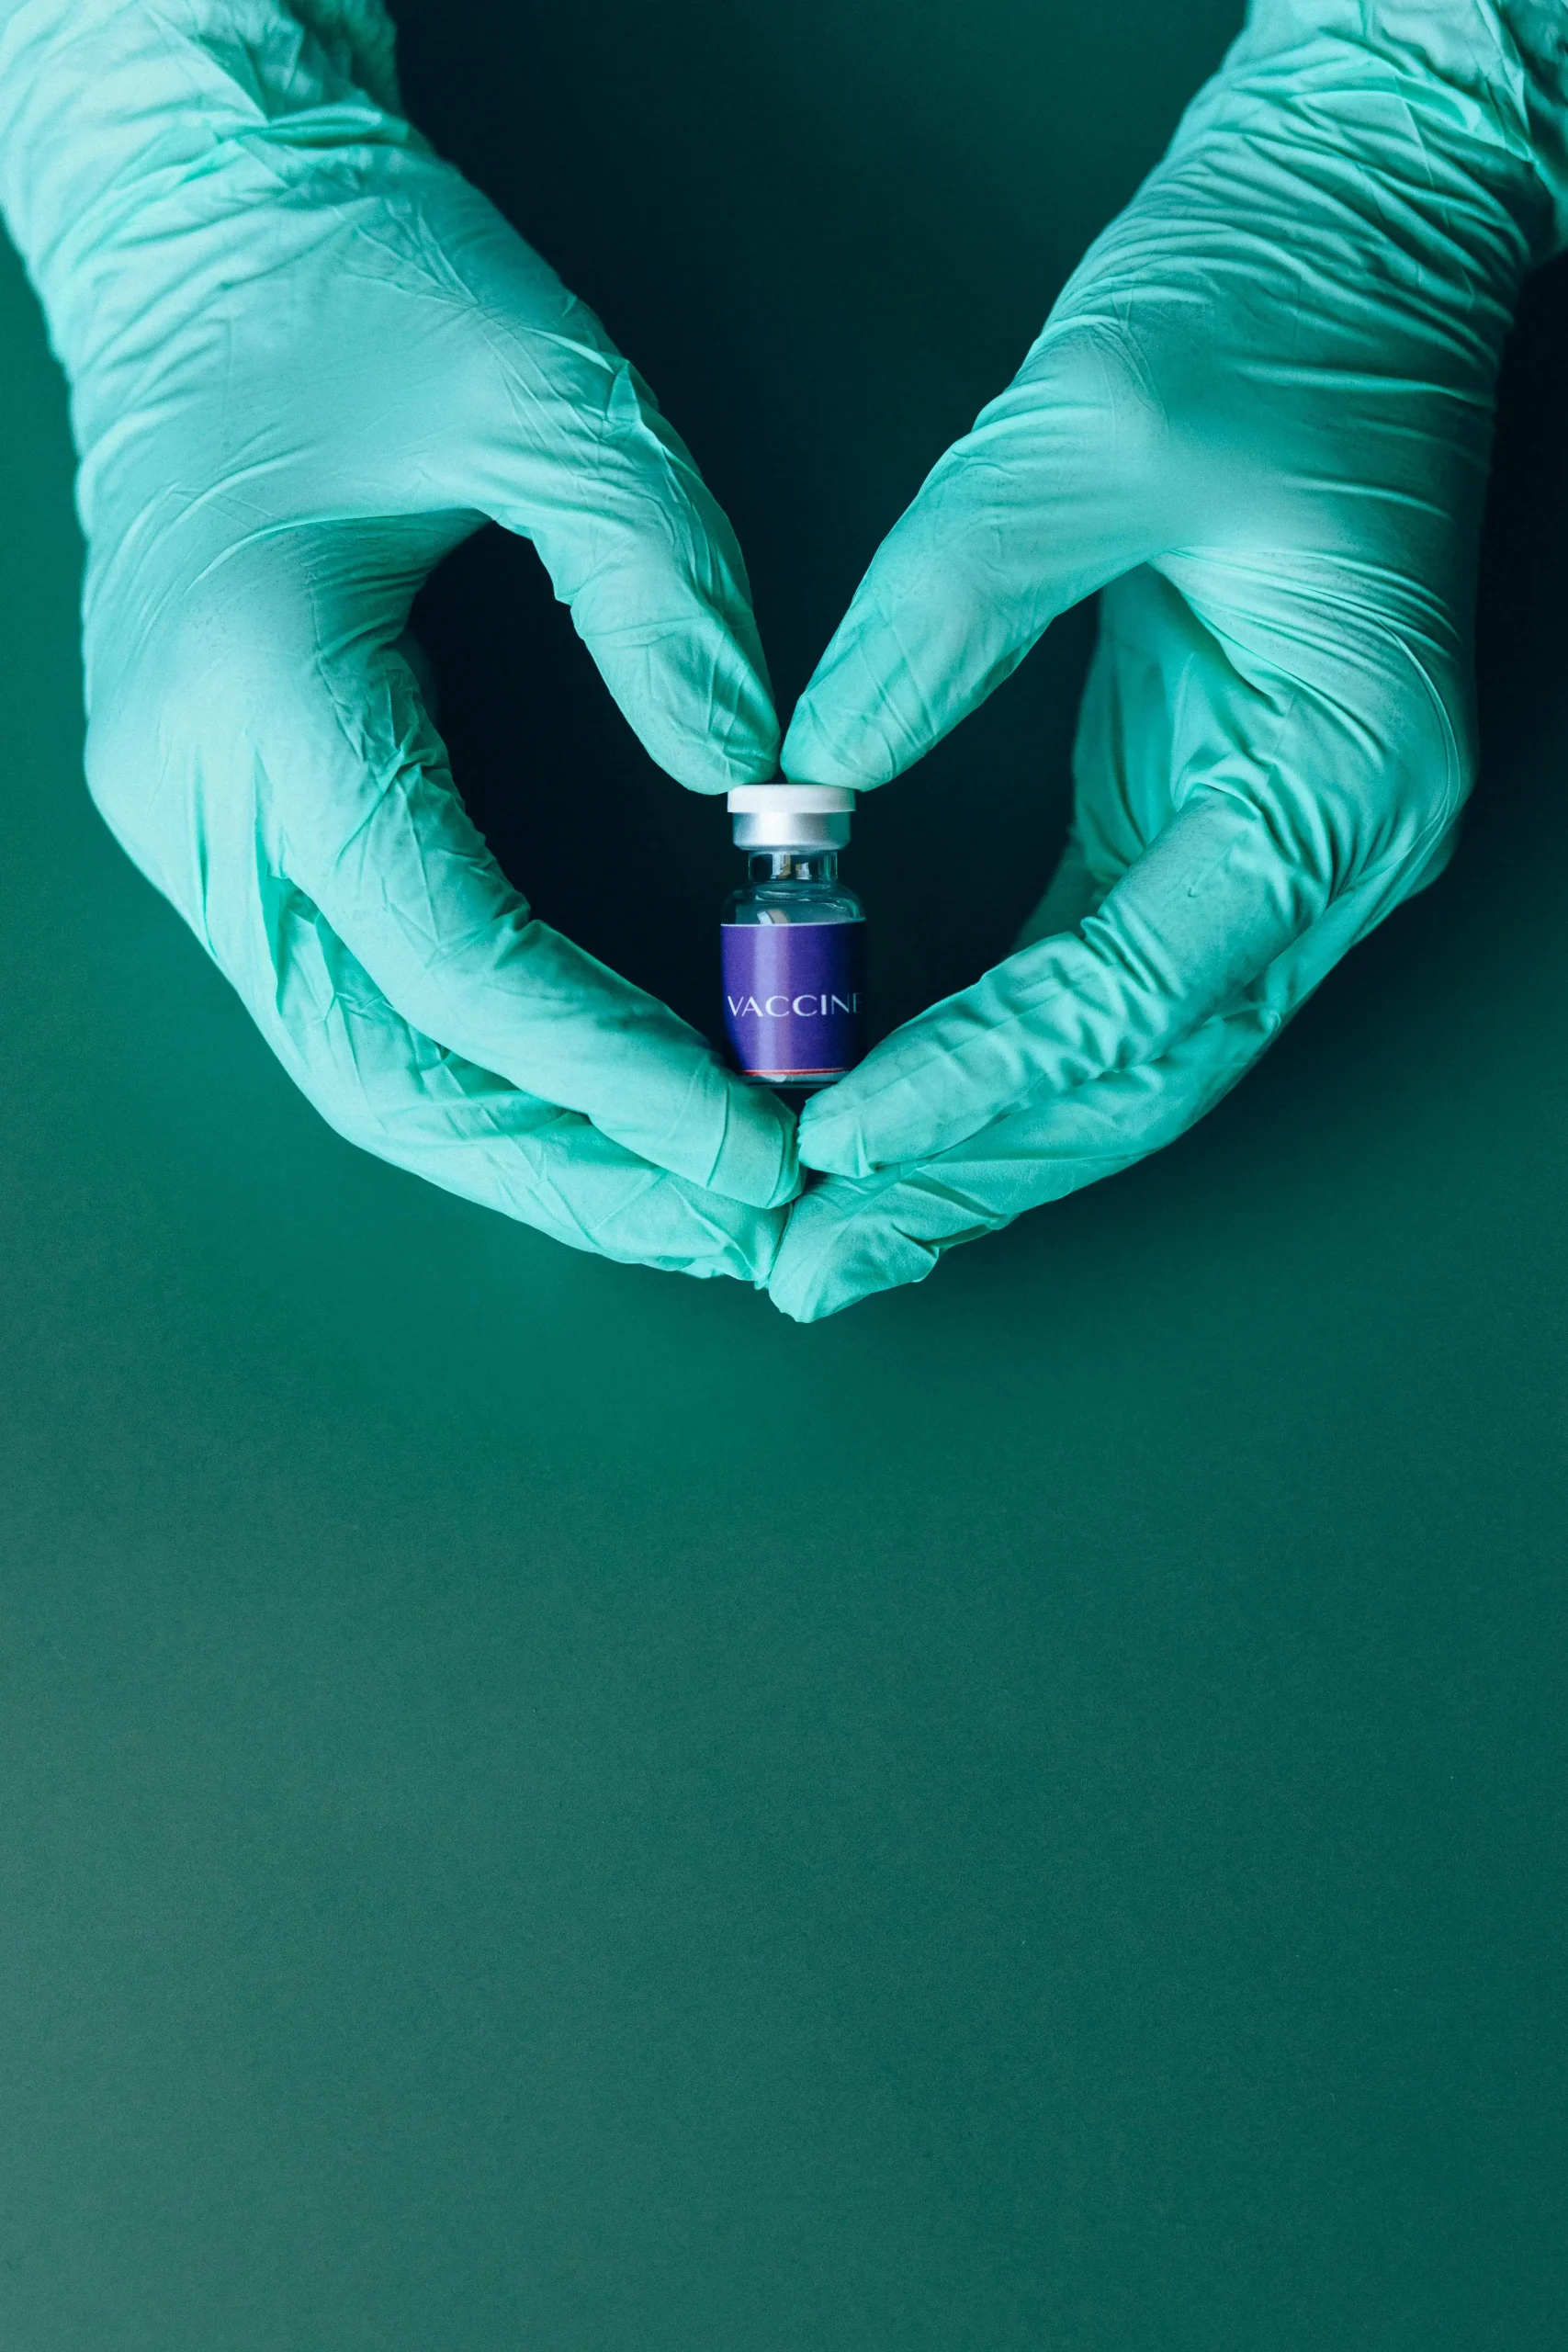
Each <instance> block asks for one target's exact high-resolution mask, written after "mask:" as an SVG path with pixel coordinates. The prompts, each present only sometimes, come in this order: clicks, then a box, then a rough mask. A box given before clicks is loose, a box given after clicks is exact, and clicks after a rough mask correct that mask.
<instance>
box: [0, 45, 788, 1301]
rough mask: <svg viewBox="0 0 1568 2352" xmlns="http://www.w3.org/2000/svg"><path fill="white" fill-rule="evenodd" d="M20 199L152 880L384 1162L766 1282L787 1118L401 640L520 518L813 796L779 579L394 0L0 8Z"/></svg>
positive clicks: (741, 741) (626, 672)
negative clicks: (482, 179)
mask: <svg viewBox="0 0 1568 2352" xmlns="http://www.w3.org/2000/svg"><path fill="white" fill-rule="evenodd" d="M307 16H309V17H310V20H311V22H310V23H307V22H302V21H301V18H304V17H307ZM311 23H313V24H314V27H315V29H314V30H312V29H311ZM0 200H3V202H4V208H5V212H6V220H7V221H8V223H9V226H10V228H11V231H12V233H13V235H14V236H15V238H16V240H17V244H18V245H19V247H20V249H21V252H22V254H23V256H24V259H25V261H26V263H27V265H28V270H29V272H30V273H31V276H32V277H33V281H34V283H35V285H36V286H37V288H38V289H39V294H40V296H41V298H42V300H43V303H44V306H45V310H46V312H47V316H48V321H49V325H50V331H51V336H52V339H53V343H54V346H55V349H56V350H57V352H58V353H59V356H60V357H61V358H62V361H63V362H64V365H65V367H66V368H67V370H68V372H69V375H70V378H71V386H72V414H73V429H74V433H75V436H76V440H77V444H78V447H79V449H80V452H81V458H82V466H81V473H80V479H79V490H78V496H79V503H80V508H81V515H82V520H83V524H84V526H85V532H86V537H87V548H88V554H87V571H86V582H85V665H86V688H87V700H88V709H89V730H88V743H87V771H88V781H89V784H90V786H91V789H92V791H93V794H94V796H95V797H96V801H97V803H98V806H99V807H100V808H101V809H102V810H103V812H104V814H105V816H106V817H107V820H108V821H109V823H110V824H111V825H112V827H113V828H114V830H115V831H116V833H117V834H118V837H119V839H120V840H121V842H123V843H124V844H125V846H126V848H127V849H128V850H129V851H130V854H131V856H132V857H133V858H134V859H135V860H136V862H137V864H138V865H140V866H141V869H142V870H143V872H144V873H145V874H147V875H148V876H150V877H151V879H152V881H153V882H155V883H156V885H157V886H158V888H160V889H161V890H163V891H164V892H165V893H166V894H167V896H168V897H169V898H170V899H172V900H173V901H174V903H175V906H176V907H177V908H178V909H179V910H180V912H181V913H182V914H183V915H184V917H185V918H186V922H188V923H189V924H190V925H191V927H192V929H193V930H194V931H195V932H196V933H197V937H198V938H199V939H200V940H201V941H202V943H203V944H204V945H205V946H206V947H207V948H208V949H209V952H210V954H211V955H212V956H213V957H214V958H215V960H216V961H217V963H218V964H219V965H220V967H221V968H222V969H223V971H224V972H225V973H226V974H227V975H228V977H229V978H230V979H231V981H232V982H233V984H234V986H235V987H236V988H237V989H239V991H240V993H241V995H242V996H243V999H244V1001H245V1003H246V1005H247V1007H248V1008H249V1010H250V1012H251V1014H252V1016H253V1018H254V1021H255V1023H256V1024H257V1026H258V1027H259V1028H260V1029H261V1031H262V1033H263V1035H265V1038H266V1040H267V1042H268V1044H269V1045H270V1046H272V1048H273V1050H274V1051H275V1053H276V1055H277V1056H278V1057H279V1059H280V1060H281V1061H282V1062H283V1064H284V1066H285V1067H286V1069H288V1071H289V1073H290V1075H291V1076H292V1077H293V1078H294V1079H295V1080H296V1081H297V1082H298V1083H299V1086H300V1087H301V1088H303V1090H304V1091H305V1092H306V1093H307V1094H308V1095H309V1096H310V1100H311V1101H312V1102H313V1103H315V1104H316V1106H317V1107H318V1109H319V1110H320V1111H321V1113H322V1114H323V1115H324V1116H325V1117H326V1118H327V1119H329V1120H330V1121H331V1122H332V1124H333V1126H335V1127H337V1128H338V1129H339V1130H340V1131H341V1132H342V1133H343V1134H344V1135H346V1136H350V1137H351V1138H352V1139H353V1140H354V1141H355V1142H356V1143H359V1144H362V1145H364V1146H366V1147H367V1148H368V1149H370V1150H372V1151H375V1152H378V1153H379V1154H380V1155H381V1156H382V1157H383V1158H384V1159H391V1160H395V1161H397V1162H398V1163H399V1164H400V1166H403V1167H405V1168H410V1169H414V1170H418V1172H419V1173H420V1174H422V1175H423V1176H427V1177H429V1178H431V1179H432V1180H433V1181H434V1182H436V1183H438V1184H442V1185H445V1186H446V1187H447V1188H448V1189H449V1190H451V1191H453V1192H456V1193H465V1194H467V1195H468V1197H469V1198H470V1199H473V1200H476V1201H480V1202H485V1203H488V1204H491V1205H492V1206H494V1207H496V1208H499V1209H502V1210H505V1211H506V1212H508V1213H509V1214H511V1215H512V1216H518V1217H521V1218H523V1219H525V1221H526V1222H527V1223H529V1224H530V1225H535V1226H537V1227H540V1228H541V1229H542V1230H544V1231H545V1232H547V1233H551V1234H554V1235H555V1236H556V1237H557V1238H559V1239H561V1240H563V1241H569V1242H572V1243H575V1244H577V1245H578V1246H580V1247H582V1248H585V1249H592V1250H602V1251H604V1252H605V1253H606V1254H607V1255H609V1256H611V1257H615V1258H623V1259H637V1260H642V1261H647V1262H649V1263H650V1264H654V1265H659V1266H668V1267H676V1268H682V1269H684V1270H685V1271H687V1272H692V1273H699V1274H709V1273H734V1274H740V1275H744V1276H750V1277H752V1278H758V1277H761V1275H763V1274H765V1273H766V1272H767V1269H768V1266H769V1265H770V1263H771V1261H772V1258H773V1250H774V1247H775V1244H776V1240H777V1235H778V1231H779V1228H780V1227H781V1225H782V1217H781V1216H780V1215H779V1213H778V1212H777V1210H776V1209H773V1210H772V1211H771V1213H770V1204H777V1203H780V1202H783V1201H784V1200H786V1199H787V1198H788V1197H789V1196H790V1194H791V1193H793V1192H794V1190H795V1186H796V1182H797V1176H796V1169H795V1157H794V1139H793V1123H792V1121H791V1120H790V1118H789V1115H788V1114H787V1113H786V1112H785V1111H784V1108H783V1106H782V1105H781V1104H779V1103H777V1102H776V1101H775V1100H774V1099H773V1097H772V1096H770V1095H767V1094H765V1093H759V1092H757V1091H753V1090H751V1089H749V1088H747V1087H745V1086H744V1085H742V1084H741V1083H740V1082H739V1080H736V1079H735V1078H733V1077H732V1076H731V1075H730V1074H729V1073H728V1071H727V1070H726V1069H724V1068H723V1067H722V1065H721V1063H720V1062H719V1059H718V1057H717V1056H716V1053H715V1052H714V1051H713V1049H712V1048H711V1047H710V1046H708V1045H707V1044H706V1043H705V1040H703V1039H702V1038H700V1037H699V1036H698V1035H696V1034H695V1032H694V1031H693V1030H691V1029H689V1028H688V1027H687V1026H686V1025H685V1024H684V1023H682V1022H681V1021H678V1020H677V1019H676V1018H675V1016H674V1015H673V1014H672V1013H671V1012H669V1011H667V1010H666V1008H665V1007H663V1006H662V1005H660V1004H659V1003H657V1002H656V1001H654V1000H653V999H651V998H650V997H648V996H646V995H645V994H643V993H642V992H641V991H640V990H639V989H635V988H633V987H631V986H629V985H628V984H627V983H626V981H624V980H622V979H620V978H617V977H616V976H615V974H614V973H612V972H610V971H608V970H606V969H605V967H604V966H603V965H601V964H599V963H598V962H596V961H595V960H594V959H593V958H592V956H587V955H585V954H583V953H582V952H581V951H580V950H579V949H577V948H576V947H574V946H572V945H571V944H570V942H568V941H567V940H565V939H563V938H561V937H559V936H558V934H557V933H554V932H552V931H551V930H549V929H548V928H547V926H546V925H545V924H543V923H540V922H533V921H531V920H530V919H529V912H528V909H527V907H526V905H525V902H524V900H523V899H521V898H520V897H519V896H518V894H517V892H516V891H515V890H514V889H513V888H512V887H511V886H510V885H509V883H508V882H507V881H506V880H505V878H504V877H503V876H502V873H501V872H500V870H499V868H498V867H497V865H496V864H495V862H494V860H493V859H492V858H491V854H490V853H489V851H488V849H487V848H486V845H485V843H484V842H483V841H482V839H481V838H480V836H479V833H478V831H476V830H475V828H474V826H473V824H472V823H471V822H470V820H469V819H468V816H467V814H466V813H465V811H464V809H463V806H462V803H461V801H460V800H459V799H458V797H457V794H456V792H455V791H454V789H453V785H452V779H451V776H450V774H449V772H448V768H447V763H446V753H445V752H444V750H443V747H442V744H441V742H440V740H439V738H438V736H437V735H436V733H435V731H434V728H433V727H432V725H431V722H430V719H429V718H428V716H427V714H426V712H425V710H424V708H423V705H422V702H421V699H420V695H419V692H418V689H417V686H416V684H415V682H414V679H413V677H412V673H411V672H410V669H409V666H408V663H407V662H406V661H405V659H404V658H403V655H402V653H401V651H400V646H399V639H400V634H401V632H402V630H403V628H404V624H405V622H406V620H407V616H408V613H409V607H410V605H411V603H412V598H413V596H414V594H415V592H416V590H417V589H418V587H419V586H420V584H421V582H423V579H424V578H425V576H426V574H427V573H428V572H429V571H430V569H431V567H432V566H433V565H434V563H435V562H436V561H437V560H439V559H440V557H442V556H443V555H444V554H446V551H447V550H448V549H449V548H452V547H453V546H455V545H456V544H457V541H459V540H460V539H461V538H463V537H465V536H466V535H467V534H468V533H469V532H470V531H472V530H474V529H475V528H476V527H477V526H479V523H480V522H481V521H482V520H483V519H484V518H485V517H486V516H494V517H495V518H497V519H498V520H499V521H501V522H502V523H504V524H505V525H506V526H508V527H509V528H510V529H512V530H514V531H517V532H520V533H522V534H523V535H525V537H529V538H531V539H532V540H533V541H534V543H535V545H536V547H537V548H538V550H539V553H540V555H541V556H542V557H543V559H544V560H545V563H546V564H547V567H548V570H549V572H550V576H551V578H552V580H553V582H554V583H555V586H556V590H557V593H558V594H559V595H560V596H561V597H562V598H563V599H565V600H567V601H568V602H569V603H570V605H571V608H572V616H573V619H574V621H575V623H576V626H577V628H578V630H579V632H580V633H581V636H582V637H583V638H584V639H586V641H587V643H588V645H589V647H590V649H591V650H592V654H593V657H594V659H595V661H596V662H597V663H598V665H599V667H600V670H601V671H602V673H603V674H604V679H605V682H606V684H608V685H609V687H610V690H611V692H612V693H613V694H614V695H615V698H616V700H617V701H618V702H619V704H620V706H621V707H622V709H623V710H624V711H625V713H626V717H627V718H628V719H629V720H630V721H631V723H632V725H633V726H634V727H635V728H636V729H637V733H638V734H639V735H640V736H641V738H642V741H643V742H644V743H645V744H646V745H647V747H648V749H649V752H651V753H652V755H653V757H654V758H655V759H656V760H658V761H659V762H660V764H661V765H662V766H664V767H665V768H667V769H669V770H670V771H671V773H672V774H673V775H677V776H679V777H680V779H681V781H682V783H683V784H686V785H688V786H693V787H694V789H696V790H698V791H702V792H718V791H721V790H723V789H725V788H726V787H727V786H730V785H732V784H735V783H740V782H747V781H755V780H757V779H759V778H762V777H766V776H768V775H772V774H773V773H775V772H776V757H775V752H776V724H775V720H774V716H773V706H772V702H771V699H770V694H769V688H768V685H767V682H766V676H765V672H764V669H763V665H762V659H761V650H760V648H759V645H758V641H757V636H756V630H755V626H754V623H753V620H752V616H751V609H750V598H749V592H748V589H747V583H746V577H745V572H744V570H743V567H742V564H741V560H740V556H739V550H738V548H737V547H736V545H735V541H734V538H733V536H732V534H731V532H730V529H729V526H728V523H727V522H726V520H725V518H724V516H723V515H722V514H721V513H720V512H719V510H718V508H717V506H716V504H715V503H714V501H713V499H712V498H711V496H710V495H709V494H708V492H707V491H706V490H705V488H704V485H703V483H702V481H700V479H699V477H698V475H697V472H696V469H695V468H694V465H693V463H692V460H691V458H689V457H688V455H687V453H686V451H685V450H684V448H683V447H682V445H681V443H680V441H679V440H678V439H677V438H676V437H675V435H674V434H673V433H672V432H671V429H670V427H669V426H668V425H667V424H665V422H664V420H663V419H662V417H661V416H660V413H659V411H658V409H657V407H656V405H655V403H654V401H653V399H652V397H651V395H650V394H649V391H648V390H647V389H646V387H645V386H644V385H643V384H642V383H641V382H640V381H639V380H638V379H637V376H636V375H635V374H634V373H633V371H632V369H631V368H629V367H628V366H627V364H626V361H625V360H624V359H623V358H622V357H621V356H620V355H619V354H618V353H617V352H616V350H615V347H614V345H612V344H611V342H610V341H609V339H608V337H607V336H606V334H604V330H603V328H602V327H601V326H600V325H599V323H598V322H597V321H596V320H595V319H594V318H593V317H592V314H591V313H590V312H589V311H586V310H585V309H584V308H583V307H582V305H581V303H580V302H578V301H576V300H574V299H573V298H572V297H571V296H570V294H568V293H567V292H566V290H565V288H563V287H562V286H561V284H560V283H559V281H558V278H557V277H556V276H555V275H554V273H553V272H552V271H551V270H550V269H549V268H548V267H547V266H546V265H545V263H543V262H542V261H541V260H539V258H538V257H537V255H536V254H533V253H532V252H530V250H529V249H528V247H527V246H526V245H525V244H524V243H522V242H521V240H520V239H519V238H518V237H517V236H515V235H514V234H513V232H512V230H511V229H510V228H509V227H508V226H507V224H506V223H505V222H504V221H503V220H502V219H501V217H500V215H499V214H498V213H497V212H496V211H495V210H494V209H493V208H492V207H491V205H490V204H489V203H488V202H487V201H486V200H485V199H484V198H482V197H480V196H479V195H478V194H477V193H476V192H475V190H474V189H473V188H471V187H468V186H467V185H466V183H465V182H464V181H463V180H462V178H461V177H460V176H459V175H458V174H457V172H455V171H453V170H451V169H450V168H449V167H448V166H446V165H445V164H442V163H440V162H439V161H438V160H437V159H436V158H435V157H434V155H433V154H432V153H430V152H429V150H428V149H427V148H426V146H425V145H424V143H423V141H421V140H420V139H419V138H418V137H417V136H416V134H414V133H413V132H412V131H411V130H410V129H409V127H408V125H407V123H406V122H405V121H404V120H403V119H402V118H401V116H400V112H399V111H398V108H397V98H396V90H395V87H394V86H393V83H392V78H391V33H390V28H389V24H388V22H387V19H386V17H385V16H384V14H383V13H382V11H381V9H380V7H379V6H378V5H374V6H371V5H366V0H336V5H332V0H317V5H316V6H314V8H313V9H309V10H308V9H307V7H306V6H304V5H303V0H302V5H301V6H300V7H299V11H298V13H291V12H290V10H289V9H288V7H286V6H283V5H282V0H0ZM517 722H518V737H519V767H520V770H521V771H522V772H523V773H524V774H525V775H526V774H527V768H528V760H527V710H526V706H525V704H523V703H521V702H520V705H519V709H518V715H517ZM531 788H536V789H542V790H546V791H552V792H553V791H570V790H572V789H575V788H576V779H575V778H574V777H572V776H570V775H553V774H552V775H543V776H537V777H536V778H533V779H531Z"/></svg>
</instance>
